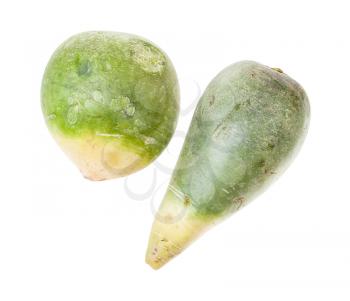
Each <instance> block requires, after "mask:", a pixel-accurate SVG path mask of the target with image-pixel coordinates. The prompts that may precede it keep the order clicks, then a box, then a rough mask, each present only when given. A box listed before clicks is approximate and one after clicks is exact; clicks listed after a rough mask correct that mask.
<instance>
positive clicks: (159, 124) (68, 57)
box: [41, 32, 179, 180]
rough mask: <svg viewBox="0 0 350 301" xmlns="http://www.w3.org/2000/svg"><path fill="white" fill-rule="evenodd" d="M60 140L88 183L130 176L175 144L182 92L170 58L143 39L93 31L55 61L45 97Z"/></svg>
mask: <svg viewBox="0 0 350 301" xmlns="http://www.w3.org/2000/svg"><path fill="white" fill-rule="evenodd" d="M41 100H42V110H43V113H44V116H45V119H46V122H47V125H48V127H49V129H50V132H51V133H52V135H53V137H54V138H55V140H56V141H57V142H58V144H59V145H60V146H61V147H62V149H63V150H64V152H65V153H66V154H67V155H68V156H69V157H70V158H71V159H72V160H73V161H74V162H75V164H76V165H77V166H78V168H79V169H80V170H81V172H82V173H83V175H84V176H85V177H86V178H89V179H91V180H103V179H109V178H115V177H120V176H126V175H129V174H131V173H133V172H135V171H137V170H139V169H141V168H143V167H145V166H147V165H148V164H150V162H152V161H153V160H154V159H155V158H157V156H158V155H159V154H160V153H161V152H162V151H163V150H164V148H165V147H166V145H167V144H168V142H169V140H170V138H171V137H172V135H173V133H174V130H175V126H176V122H177V117H178V112H179V88H178V81H177V77H176V73H175V70H174V67H173V65H172V63H171V61H170V59H169V58H168V57H167V55H166V54H165V53H164V52H163V51H162V50H161V49H159V48H158V47H157V46H155V45H154V44H153V43H151V42H150V41H147V40H145V39H143V38H141V37H138V36H135V35H130V34H125V33H114V32H85V33H81V34H78V35H75V36H73V37H71V38H70V39H68V40H67V41H65V42H64V43H63V44H62V45H61V46H60V47H59V48H58V49H57V50H56V51H55V53H54V54H53V55H52V57H51V59H50V61H49V63H48V65H47V67H46V70H45V74H44V78H43V81H42V90H41Z"/></svg>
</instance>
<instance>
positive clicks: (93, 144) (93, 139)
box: [54, 133, 148, 181]
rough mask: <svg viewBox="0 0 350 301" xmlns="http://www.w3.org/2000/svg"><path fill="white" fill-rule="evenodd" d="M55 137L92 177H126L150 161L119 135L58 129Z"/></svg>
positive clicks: (89, 176) (106, 178)
mask: <svg viewBox="0 0 350 301" xmlns="http://www.w3.org/2000/svg"><path fill="white" fill-rule="evenodd" d="M54 138H55V140H56V141H57V143H58V144H59V145H60V147H61V148H62V149H63V151H64V152H65V153H66V155H67V156H68V157H69V158H70V159H71V160H72V161H73V162H74V163H75V165H76V166H77V167H78V168H79V170H80V172H81V173H82V175H83V176H84V177H85V178H86V179H88V180H91V181H103V180H109V179H115V178H120V177H124V176H127V175H129V174H132V173H134V172H136V171H138V170H140V169H142V168H144V167H145V166H146V165H147V164H148V161H147V160H144V159H143V158H141V157H140V156H139V155H137V154H136V153H135V152H134V151H133V150H132V149H130V148H126V147H125V146H123V145H122V144H121V143H120V141H119V138H117V137H114V138H113V139H112V138H110V137H105V136H98V135H92V134H91V135H86V136H84V137H79V138H75V137H73V138H71V137H65V136H64V135H62V134H57V133H56V134H54Z"/></svg>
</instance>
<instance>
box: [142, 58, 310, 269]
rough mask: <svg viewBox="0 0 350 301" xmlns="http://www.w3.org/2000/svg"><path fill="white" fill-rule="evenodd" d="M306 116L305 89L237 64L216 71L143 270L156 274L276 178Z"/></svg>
mask: <svg viewBox="0 0 350 301" xmlns="http://www.w3.org/2000/svg"><path fill="white" fill-rule="evenodd" d="M309 115H310V108H309V102H308V98H307V96H306V94H305V92H304V90H303V88H302V87H301V86H300V85H299V84H298V83H297V82H296V81H294V80H293V79H291V78H290V77H289V76H287V75H286V74H284V73H283V72H282V71H281V70H280V69H277V68H276V69H274V68H269V67H267V66H264V65H261V64H258V63H256V62H251V61H243V62H239V63H236V64H233V65H231V66H229V67H227V68H226V69H224V70H223V71H221V72H220V73H219V74H218V75H217V76H216V77H215V78H214V79H213V80H212V81H211V83H210V84H209V86H208V87H207V89H206V90H205V92H204V94H203V96H202V97H201V99H200V101H199V103H198V106H197V108H196V111H195V113H194V116H193V119H192V123H191V126H190V129H189V131H188V133H187V136H186V140H185V143H184V145H183V148H182V151H181V154H180V157H179V160H178V162H177V165H176V168H175V171H174V172H173V175H172V179H171V181H170V184H169V187H168V190H167V192H166V194H165V197H164V199H163V202H162V204H161V206H160V208H159V210H158V213H157V215H156V218H155V221H154V223H153V227H152V231H151V235H150V240H149V245H148V250H147V254H146V262H147V263H148V264H149V265H151V266H152V267H153V268H155V269H157V268H159V267H161V266H162V265H164V264H165V263H166V262H168V260H169V259H171V258H172V257H174V256H176V255H177V254H179V253H180V252H181V251H182V250H183V249H184V248H186V247H187V246H188V245H189V244H190V243H191V242H192V241H194V240H195V239H196V238H197V237H198V236H199V235H201V234H202V233H203V232H205V231H206V230H208V229H209V228H210V227H211V226H213V225H215V224H216V223H218V222H220V221H222V220H223V219H225V218H227V217H229V216H230V215H231V214H232V213H234V212H235V211H237V210H239V209H240V208H242V207H243V206H244V205H246V204H247V203H248V202H249V201H251V200H252V199H253V198H254V197H255V196H257V194H258V193H261V192H262V191H263V190H264V188H266V187H267V186H268V185H269V184H270V183H271V182H272V181H273V180H274V179H275V178H276V177H278V176H279V175H281V174H282V172H283V171H284V170H285V168H286V167H287V166H288V164H289V163H290V161H291V159H292V158H293V157H294V155H295V154H296V153H297V151H298V149H299V147H300V146H301V144H302V142H303V140H304V137H305V134H306V132H307V128H308V124H309Z"/></svg>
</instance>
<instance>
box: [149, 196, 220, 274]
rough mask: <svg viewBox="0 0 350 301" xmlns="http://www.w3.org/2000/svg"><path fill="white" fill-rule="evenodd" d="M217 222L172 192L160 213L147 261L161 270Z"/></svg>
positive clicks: (152, 231) (152, 232) (150, 240)
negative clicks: (192, 207) (199, 213)
mask: <svg viewBox="0 0 350 301" xmlns="http://www.w3.org/2000/svg"><path fill="white" fill-rule="evenodd" d="M212 224H213V223H212V222H210V221H209V220H208V219H205V218H202V217H198V216H196V215H194V214H193V213H192V212H191V209H189V205H188V203H186V202H180V201H179V200H174V199H173V198H172V197H171V196H170V197H169V194H167V196H166V197H165V199H164V200H163V203H162V206H161V208H160V210H159V212H158V213H157V215H156V217H155V220H154V223H153V226H152V230H151V235H150V239H149V242H148V248H147V252H146V263H147V264H149V265H150V266H151V267H152V268H153V269H155V270H157V269H159V268H161V267H162V266H163V265H165V264H166V263H167V262H168V261H169V260H170V259H172V258H174V257H175V256H176V255H178V254H180V253H181V252H182V251H183V250H184V249H185V248H186V247H187V246H189V245H190V244H191V243H192V242H193V241H194V240H196V239H197V238H198V237H199V236H200V235H201V234H202V233H204V232H205V231H206V230H207V229H208V228H209V227H210V226H211V225H212Z"/></svg>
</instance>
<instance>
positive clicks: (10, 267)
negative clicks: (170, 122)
mask: <svg viewBox="0 0 350 301" xmlns="http://www.w3.org/2000/svg"><path fill="white" fill-rule="evenodd" d="M349 11H350V8H349V7H348V1H336V0H333V1H305V0H304V1H297V0H294V1H281V0H279V1H268V0H265V1H258V0H257V1H249V0H245V1H226V2H224V1H218V0H217V1H207V2H205V1H198V2H196V1H186V2H180V1H150V0H147V1H130V0H125V1H118V0H113V1H105V0H99V1H89V0H79V1H73V0H70V1H65V0H60V1H41V2H40V1H34V0H32V1H24V0H23V1H2V2H1V3H0V31H1V36H0V41H1V42H0V54H1V55H0V83H1V84H0V85H1V90H0V91H1V94H0V98H1V99H0V101H1V106H0V108H1V113H0V114H1V115H0V116H1V117H0V123H1V135H2V139H1V147H0V151H1V156H0V163H1V165H0V168H1V173H0V177H1V182H0V183H1V184H0V185H1V186H0V187H1V188H0V300H1V301H10V300H21V301H23V300H26V301H31V300H35V301H40V300H45V301H48V300H50V301H54V300H60V301H62V300H65V301H68V300H74V301H77V300H84V301H88V300H103V301H109V300H145V299H150V300H154V301H156V300H169V301H170V300H191V299H192V300H240V301H246V300H269V301H274V300H279V301H280V300H283V301H289V300H293V301H295V300H308V301H309V300H318V301H322V300H337V301H338V300H349V299H350V197H349V187H350V183H349V180H350V176H349V168H350V159H349V158H350V144H349V138H350V134H349V130H350V92H349V85H350V84H349V83H350V73H349V70H350V58H349V54H350V37H349V29H350V17H349ZM86 30H112V31H121V32H129V33H134V34H138V35H141V36H144V37H146V38H148V39H150V40H152V41H153V42H155V43H156V44H158V45H159V46H160V47H161V48H162V49H163V50H164V51H166V52H167V53H168V55H169V56H170V57H171V59H172V61H173V63H174V65H175V67H176V69H177V72H178V76H179V79H180V84H181V92H182V98H181V106H182V108H183V109H184V108H186V107H187V106H189V105H190V104H191V103H193V102H194V101H196V100H197V99H196V96H197V93H198V91H197V84H198V86H199V87H200V90H201V91H203V90H204V89H205V87H206V85H207V84H208V83H209V81H210V80H211V79H212V78H213V77H214V76H215V75H216V74H217V73H218V72H219V71H220V70H221V69H222V68H224V67H226V66H227V65H229V64H231V63H233V62H236V61H239V60H242V59H251V60H256V61H258V62H261V63H263V64H266V65H269V66H272V67H280V68H282V69H283V70H284V72H285V73H287V74H289V75H290V76H292V77H293V78H295V79H296V80H297V81H299V82H300V83H301V84H302V85H303V86H304V88H305V90H306V91H307V93H308V95H309V98H310V102H311V109H312V118H311V125H310V131H309V134H308V137H307V139H306V142H305V144H304V147H303V149H302V150H301V152H300V154H299V156H298V157H297V158H296V160H295V161H294V163H293V164H292V166H291V167H290V168H289V170H288V171H287V172H286V173H285V174H284V176H283V177H282V178H281V179H280V180H279V181H278V182H276V183H275V184H274V185H273V186H272V187H270V189H269V190H268V191H267V192H266V193H264V194H263V195H262V196H260V197H259V198H258V199H256V200H255V201H254V202H253V203H251V204H250V205H249V206H247V207H246V208H244V209H243V210H242V211H240V212H238V213H237V214H235V215H234V216H233V217H232V218H230V219H229V220H227V221H226V222H224V223H223V224H221V225H219V226H218V227H217V228H215V229H213V230H211V231H210V232H209V233H207V234H206V235H205V236H203V237H202V238H201V239H200V240H198V241H197V242H196V243H195V244H193V245H192V246H191V247H190V248H189V249H187V250H186V251H185V252H184V253H183V254H181V255H180V256H179V257H177V258H176V259H174V260H173V261H172V262H170V263H169V264H168V265H166V266H165V267H163V268H162V269H161V270H159V271H154V270H152V269H151V268H150V267H148V266H147V265H146V264H145V263H144V253H145V249H146V244H147V240H148V234H149V230H150V226H151V223H152V220H153V214H152V210H151V207H152V204H153V205H154V206H157V204H158V203H159V202H160V200H161V197H162V192H163V191H164V189H165V187H166V186H165V185H166V182H167V181H168V179H169V175H168V174H167V173H164V172H162V171H161V170H160V169H159V167H157V166H159V164H158V165H154V164H153V165H151V166H149V167H148V168H146V169H145V170H143V171H142V172H139V173H137V174H135V175H133V176H132V177H129V178H128V182H127V185H128V187H129V189H130V190H131V191H132V192H135V193H145V192H147V190H149V189H150V185H151V182H152V178H153V174H154V173H156V174H157V178H156V182H155V183H156V187H159V186H161V188H160V189H158V190H157V193H156V194H155V197H154V200H153V201H152V200H151V198H150V197H146V198H144V199H143V200H138V201H137V200H134V199H133V198H130V196H129V195H128V193H127V192H126V190H125V179H119V180H113V181H106V182H98V183H94V182H90V181H87V180H85V179H83V177H81V175H80V174H79V172H78V170H77V169H76V168H75V166H74V165H73V164H72V163H71V162H70V161H68V160H67V158H66V157H65V156H64V155H63V153H62V152H61V150H60V149H59V148H58V147H57V145H56V144H55V143H54V141H53V139H52V138H51V137H50V135H49V133H48V131H47V129H46V127H45V124H44V120H43V118H42V115H41V109H40V82H41V77H42V74H43V71H44V68H45V65H46V63H47V61H48V59H49V57H50V55H51V54H52V52H53V51H54V49H55V48H56V47H57V46H58V45H59V44H60V43H61V42H62V41H64V40H65V39H66V38H68V37H69V36H71V35H72V34H75V33H78V32H81V31H86ZM191 114H192V113H189V114H184V113H183V114H182V115H181V116H180V120H179V124H178V130H179V131H185V130H186V128H187V126H188V124H189V121H190V118H191ZM182 141H183V138H181V134H179V135H178V137H177V138H174V139H173V140H172V142H171V144H170V145H169V148H168V149H167V150H166V151H165V152H164V153H163V154H162V156H161V157H160V158H159V160H158V162H159V163H162V164H163V165H166V166H168V167H169V168H172V167H173V166H174V164H175V162H176V159H177V155H178V152H179V151H180V149H181V145H182Z"/></svg>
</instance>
